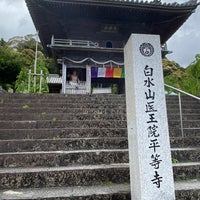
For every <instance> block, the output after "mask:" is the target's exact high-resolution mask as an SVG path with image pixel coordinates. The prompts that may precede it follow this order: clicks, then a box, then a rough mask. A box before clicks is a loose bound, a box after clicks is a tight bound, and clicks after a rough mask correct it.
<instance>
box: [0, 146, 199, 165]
mask: <svg viewBox="0 0 200 200" xmlns="http://www.w3.org/2000/svg"><path fill="white" fill-rule="evenodd" d="M171 152H172V159H173V162H177V163H180V162H200V148H185V149H184V148H178V149H172V151H171ZM128 162H129V159H128V150H127V149H97V150H95V149H94V150H76V151H35V152H13V153H0V168H18V167H58V166H77V165H95V164H99V165H100V164H113V163H128Z"/></svg>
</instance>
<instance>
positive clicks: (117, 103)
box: [0, 100, 200, 109]
mask: <svg viewBox="0 0 200 200" xmlns="http://www.w3.org/2000/svg"><path fill="white" fill-rule="evenodd" d="M24 106H29V107H30V108H37V107H38V106H40V107H44V108H48V107H55V106H56V107H58V108H67V107H70V108H87V107H88V106H89V107H91V108H98V107H101V106H107V107H110V108H112V107H116V106H119V107H122V108H125V107H126V104H125V101H103V100H102V101H96V100H95V101H93V100H91V101H88V102H84V101H79V102H73V101H71V102H68V101H63V102H60V101H57V102H52V101H49V102H43V101H36V102H35V101H33V102H27V101H20V102H18V103H17V102H15V101H13V102H12V101H3V102H2V103H1V102H0V108H3V107H9V108H23V107H24ZM167 108H168V109H179V104H175V103H171V102H167ZM198 108H200V103H198V104H197V103H195V104H190V103H183V104H182V109H198Z"/></svg>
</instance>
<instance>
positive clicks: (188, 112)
mask: <svg viewBox="0 0 200 200" xmlns="http://www.w3.org/2000/svg"><path fill="white" fill-rule="evenodd" d="M24 106H25V107H24V108H23V107H21V108H19V107H13V108H11V107H0V113H10V114H12V113H21V114H26V113H32V114H41V115H42V114H44V113H49V114H53V113H65V114H78V113H82V114H98V113H99V114H110V115H112V114H119V115H126V109H125V108H120V107H115V106H114V107H112V106H110V108H109V107H106V106H104V105H102V106H101V107H98V108H90V107H89V106H88V107H86V108H70V107H66V108H57V107H56V106H54V107H45V108H44V107H40V106H38V107H35V108H31V107H26V105H24ZM27 106H28V105H27ZM167 113H168V115H179V113H180V111H179V109H167ZM182 113H183V115H200V113H199V109H183V110H182Z"/></svg>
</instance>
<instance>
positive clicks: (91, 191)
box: [0, 183, 131, 200]
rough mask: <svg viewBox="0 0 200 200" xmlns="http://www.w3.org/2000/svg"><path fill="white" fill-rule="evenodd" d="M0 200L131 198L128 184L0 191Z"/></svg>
mask: <svg viewBox="0 0 200 200" xmlns="http://www.w3.org/2000/svg"><path fill="white" fill-rule="evenodd" d="M0 195H1V197H2V200H8V199H9V200H16V199H18V200H19V199H24V200H29V199H35V200H36V199H45V200H61V199H62V200H89V199H90V200H100V199H101V200H111V199H113V200H131V197H130V186H129V184H113V183H110V184H109V185H104V184H102V185H98V186H81V187H80V186H78V187H57V188H42V189H36V188H35V189H23V190H4V191H0Z"/></svg>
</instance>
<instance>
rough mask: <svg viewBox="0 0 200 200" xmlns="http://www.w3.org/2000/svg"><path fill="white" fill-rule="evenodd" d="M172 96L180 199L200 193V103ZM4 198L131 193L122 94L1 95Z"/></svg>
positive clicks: (122, 197) (85, 199)
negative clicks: (182, 132)
mask: <svg viewBox="0 0 200 200" xmlns="http://www.w3.org/2000/svg"><path fill="white" fill-rule="evenodd" d="M182 103H183V120H184V137H183V138H182V137H181V131H180V116H179V106H178V97H177V96H168V97H167V108H168V120H169V128H170V140H171V152H172V158H173V162H174V164H173V171H174V179H175V188H176V199H178V200H199V199H200V174H199V172H200V111H199V109H200V102H198V101H197V100H194V99H191V98H189V97H183V98H182ZM0 199H19V200H20V199H27V200H28V199H43V200H44V199H46V200H47V199H48V200H52V199H56V200H61V199H65V200H92V199H94V200H111V199H112V200H129V199H131V198H130V185H129V166H128V141H127V130H126V110H125V96H124V95H91V96H89V95H71V96H70V95H59V94H46V95H44V94H43V95H22V94H21V95H20V94H0Z"/></svg>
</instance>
